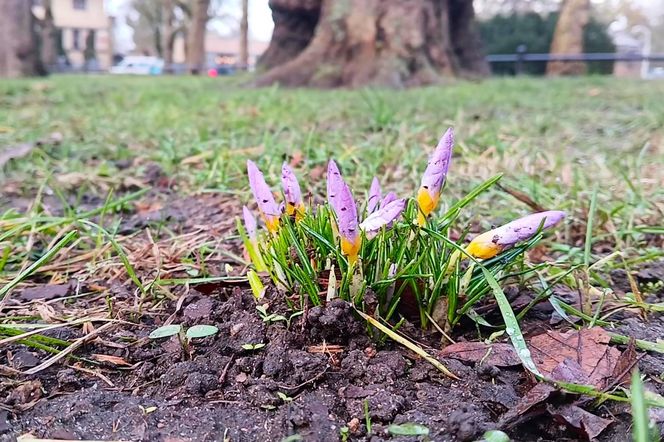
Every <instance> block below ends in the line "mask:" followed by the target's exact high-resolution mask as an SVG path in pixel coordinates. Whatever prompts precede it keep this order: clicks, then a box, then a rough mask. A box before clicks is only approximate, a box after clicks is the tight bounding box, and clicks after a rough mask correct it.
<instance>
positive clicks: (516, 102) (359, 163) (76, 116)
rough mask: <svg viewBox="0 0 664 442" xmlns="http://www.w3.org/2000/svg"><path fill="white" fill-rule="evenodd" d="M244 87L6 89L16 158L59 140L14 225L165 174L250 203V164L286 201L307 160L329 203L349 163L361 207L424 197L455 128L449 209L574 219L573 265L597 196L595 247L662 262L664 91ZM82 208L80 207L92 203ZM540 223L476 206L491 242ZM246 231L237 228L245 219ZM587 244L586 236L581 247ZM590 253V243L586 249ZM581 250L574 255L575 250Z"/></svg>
mask: <svg viewBox="0 0 664 442" xmlns="http://www.w3.org/2000/svg"><path fill="white" fill-rule="evenodd" d="M240 81H241V79H207V78H200V79H199V78H185V77H180V78H168V77H163V78H116V77H111V76H55V77H51V78H47V79H37V80H21V81H7V80H4V81H2V82H0V145H2V146H3V148H4V149H6V148H8V147H11V146H13V145H16V144H17V143H22V142H31V141H36V140H40V139H44V138H48V137H49V134H52V133H54V132H57V133H59V134H61V136H62V142H61V143H60V144H59V145H57V146H52V145H49V144H46V145H44V146H43V147H37V148H35V149H34V150H33V151H32V153H31V154H30V155H29V156H26V157H24V158H20V159H15V160H11V161H10V162H9V163H8V164H6V165H5V166H4V169H3V170H2V171H0V179H1V180H2V182H3V193H4V198H0V204H2V205H4V206H5V207H2V211H3V212H4V211H8V210H11V209H12V205H13V201H15V198H16V197H18V196H20V197H23V198H27V199H32V198H35V196H36V195H38V194H40V190H41V191H44V192H50V193H55V194H59V195H64V196H65V198H69V200H70V204H71V199H72V195H74V196H75V198H74V203H73V205H74V210H75V209H76V201H82V200H84V199H85V197H88V196H90V195H94V196H98V197H101V198H104V197H105V196H106V195H107V194H108V192H109V191H110V190H111V189H121V188H122V187H123V186H126V185H127V183H132V182H135V180H137V179H140V178H141V177H142V176H143V175H144V173H145V171H146V169H147V168H149V167H150V165H151V164H154V163H156V164H158V165H159V166H160V167H161V168H162V169H163V171H165V173H166V174H167V175H168V176H169V178H170V179H171V183H172V185H173V186H174V187H175V188H176V189H177V191H178V192H179V193H180V194H183V195H189V194H193V193H197V192H223V193H229V192H230V193H231V194H233V195H235V196H236V198H237V199H238V200H240V201H241V202H243V203H244V202H248V201H249V200H250V193H249V192H248V185H247V180H246V177H245V161H246V159H248V158H250V159H253V160H255V161H257V162H258V164H259V166H260V167H261V168H262V169H263V170H264V171H265V172H266V176H267V178H268V181H269V182H271V183H273V184H274V185H275V188H276V184H277V183H278V177H279V172H280V166H281V163H282V162H283V161H284V160H290V159H292V158H293V157H294V156H295V157H296V158H302V160H301V161H299V160H298V161H296V163H297V167H296V170H297V172H298V173H299V175H300V180H301V182H302V185H303V187H306V189H307V190H312V191H313V192H314V193H315V194H318V195H323V194H324V179H323V178H324V176H323V175H324V174H322V173H321V172H322V170H323V169H322V168H323V167H324V166H325V163H326V161H327V159H328V158H330V157H334V158H335V159H336V160H337V161H338V162H339V164H340V166H341V167H342V169H343V172H344V174H345V176H346V177H347V178H348V180H349V181H350V183H351V185H353V186H354V188H355V192H356V195H361V194H362V193H363V192H365V189H368V186H369V183H370V181H371V178H372V176H373V175H374V174H375V175H378V176H379V177H380V178H381V181H382V182H383V184H384V187H385V188H387V189H388V190H395V191H397V192H398V193H399V194H400V195H403V196H407V195H412V194H413V191H414V189H416V188H417V185H418V183H419V177H420V174H421V173H422V171H423V170H424V168H425V166H426V159H427V154H428V153H429V152H430V151H431V149H432V147H433V146H434V145H435V143H436V141H437V139H438V137H439V136H440V135H441V134H442V132H443V131H444V130H445V129H446V128H447V127H448V126H454V127H455V130H456V136H457V147H456V150H455V155H454V158H453V162H452V167H451V171H450V174H449V176H448V185H447V188H446V190H445V193H444V196H443V200H442V204H443V205H444V206H445V205H447V206H449V205H450V204H451V203H453V202H454V200H455V199H457V198H458V197H460V196H461V195H463V194H464V193H465V192H467V191H468V190H470V189H471V188H472V187H473V186H475V185H477V184H478V183H480V182H482V181H483V180H484V179H487V178H488V177H490V176H492V175H494V174H498V173H502V174H504V175H505V176H504V178H503V179H502V180H501V182H502V183H503V184H505V185H507V186H509V187H511V188H513V189H516V190H518V191H521V192H523V193H525V194H527V195H529V196H530V197H531V198H532V199H533V200H534V201H535V202H537V203H538V204H540V205H541V206H543V207H545V208H547V209H562V210H566V211H568V213H569V215H570V217H569V218H570V220H571V221H569V222H568V224H567V226H568V227H567V230H566V231H564V232H562V233H559V234H558V236H557V240H558V243H559V245H558V246H557V247H558V248H559V249H560V250H562V251H563V252H565V253H569V256H570V257H574V256H576V257H577V258H578V257H579V256H580V254H581V250H582V248H583V240H582V238H583V234H584V232H585V226H586V217H587V210H588V206H589V201H590V197H591V194H592V192H593V189H594V188H595V187H597V189H598V198H597V207H598V212H597V217H596V221H595V223H594V227H593V228H594V231H593V238H594V240H595V241H603V240H605V239H606V240H608V242H609V243H610V244H611V245H612V246H613V247H615V246H616V245H618V246H620V247H621V249H623V250H624V251H625V252H626V253H627V254H631V255H634V256H648V257H649V258H652V257H653V256H657V255H659V254H661V253H662V252H661V251H658V249H657V248H655V247H652V241H650V240H648V238H649V237H648V236H647V234H648V232H650V234H652V233H655V234H657V233H662V227H661V224H662V221H661V219H662V213H663V210H664V172H662V165H663V164H664V145H663V143H664V129H663V127H664V100H662V99H661V97H662V96H664V82H642V81H631V80H622V79H621V80H618V79H614V78H608V77H588V78H579V79H558V80H548V79H542V78H518V79H515V78H504V79H491V80H487V81H483V82H456V83H452V84H449V85H445V86H440V87H430V88H423V89H415V90H405V91H388V90H360V91H348V90H342V91H317V90H284V89H279V88H269V89H246V88H242V87H241V86H240ZM77 198H78V199H77ZM529 210H530V209H529V208H528V207H527V206H526V205H524V204H523V203H522V202H519V201H518V200H517V199H515V198H514V197H512V196H510V195H509V194H507V193H505V192H503V191H500V190H498V189H493V190H491V191H490V192H488V193H486V194H484V195H483V196H482V197H481V198H480V199H479V201H478V202H477V203H476V204H474V205H473V208H472V210H471V211H470V212H472V213H473V221H474V222H476V223H479V224H480V225H481V226H482V228H486V227H489V226H490V225H492V224H496V223H500V222H502V221H505V220H508V219H510V218H512V217H514V216H517V215H521V214H524V213H526V212H527V211H529ZM232 215H237V214H236V213H233V214H232ZM579 233H580V234H579ZM579 238H581V240H579ZM570 247H572V248H571V249H570Z"/></svg>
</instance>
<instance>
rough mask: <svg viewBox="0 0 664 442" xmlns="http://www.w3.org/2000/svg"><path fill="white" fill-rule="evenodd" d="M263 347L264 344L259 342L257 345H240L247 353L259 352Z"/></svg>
mask: <svg viewBox="0 0 664 442" xmlns="http://www.w3.org/2000/svg"><path fill="white" fill-rule="evenodd" d="M263 347H265V344H263V343H262V342H259V343H257V344H242V348H243V349H245V350H249V351H254V350H259V349H261V348H263Z"/></svg>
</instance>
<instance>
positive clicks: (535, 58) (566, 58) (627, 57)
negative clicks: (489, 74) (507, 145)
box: [486, 46, 664, 75]
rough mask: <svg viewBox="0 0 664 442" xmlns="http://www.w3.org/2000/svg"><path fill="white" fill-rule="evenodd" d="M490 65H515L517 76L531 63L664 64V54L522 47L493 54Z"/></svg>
mask: <svg viewBox="0 0 664 442" xmlns="http://www.w3.org/2000/svg"><path fill="white" fill-rule="evenodd" d="M486 60H487V61H488V62H489V63H513V64H514V72H515V73H516V75H519V74H521V73H523V66H524V64H525V63H529V62H539V63H541V62H548V61H562V62H575V61H576V62H579V61H583V62H597V61H614V62H615V61H623V62H643V61H645V62H664V54H639V53H630V52H628V53H614V52H592V53H582V54H548V53H529V52H527V51H526V49H525V48H524V47H522V46H519V47H518V48H517V49H516V53H514V54H492V55H487V56H486Z"/></svg>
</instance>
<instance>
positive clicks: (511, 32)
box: [479, 12, 616, 75]
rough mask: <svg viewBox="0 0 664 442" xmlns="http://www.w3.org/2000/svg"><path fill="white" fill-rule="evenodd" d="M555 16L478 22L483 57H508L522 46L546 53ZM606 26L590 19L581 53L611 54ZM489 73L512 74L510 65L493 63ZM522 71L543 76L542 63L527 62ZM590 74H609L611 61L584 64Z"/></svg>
mask: <svg viewBox="0 0 664 442" xmlns="http://www.w3.org/2000/svg"><path fill="white" fill-rule="evenodd" d="M557 21H558V13H557V12H554V13H550V14H546V15H541V14H538V13H536V12H527V13H525V14H514V13H511V14H508V15H496V16H493V17H491V18H489V19H485V20H481V21H480V22H479V29H480V34H481V36H482V41H483V42H484V48H485V50H486V53H487V54H511V53H514V51H515V50H516V47H517V46H519V45H521V44H525V45H526V47H527V51H528V52H534V53H547V52H548V51H549V48H550V47H551V42H552V41H553V32H554V30H555V27H556V22H557ZM607 28H608V24H607V23H603V22H601V21H599V20H598V19H596V18H593V17H591V18H590V21H589V22H588V25H586V27H585V28H584V30H583V52H615V49H616V48H615V45H614V44H613V41H612V40H611V37H610V36H609V34H608V32H607ZM491 71H492V73H494V74H498V75H513V74H514V73H515V71H514V64H513V63H495V64H492V66H491ZM522 72H523V73H526V74H529V75H544V74H545V73H546V62H543V61H542V62H528V63H524V64H523V66H522ZM588 72H589V73H591V74H605V75H610V74H611V73H612V72H613V62H610V61H602V62H593V63H588Z"/></svg>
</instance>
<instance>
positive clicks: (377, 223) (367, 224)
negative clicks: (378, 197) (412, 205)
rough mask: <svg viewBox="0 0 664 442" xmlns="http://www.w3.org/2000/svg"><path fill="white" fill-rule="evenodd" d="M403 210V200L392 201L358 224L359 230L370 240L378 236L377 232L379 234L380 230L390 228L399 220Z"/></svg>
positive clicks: (404, 205)
mask: <svg viewBox="0 0 664 442" xmlns="http://www.w3.org/2000/svg"><path fill="white" fill-rule="evenodd" d="M405 208H406V200H405V199H403V198H402V199H398V200H394V201H392V202H391V203H389V204H387V205H386V206H383V207H381V208H380V209H378V210H376V211H375V212H374V213H372V214H371V215H369V216H368V217H367V218H366V219H365V220H364V221H362V222H361V223H360V229H362V230H363V231H364V233H365V234H366V235H367V238H368V239H371V238H373V237H375V236H376V235H378V232H380V229H382V228H383V227H389V226H391V225H392V223H393V222H394V221H395V220H396V219H397V218H399V216H400V215H401V213H402V212H403V211H404V209H405Z"/></svg>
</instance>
